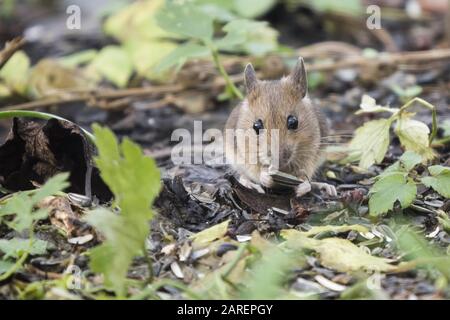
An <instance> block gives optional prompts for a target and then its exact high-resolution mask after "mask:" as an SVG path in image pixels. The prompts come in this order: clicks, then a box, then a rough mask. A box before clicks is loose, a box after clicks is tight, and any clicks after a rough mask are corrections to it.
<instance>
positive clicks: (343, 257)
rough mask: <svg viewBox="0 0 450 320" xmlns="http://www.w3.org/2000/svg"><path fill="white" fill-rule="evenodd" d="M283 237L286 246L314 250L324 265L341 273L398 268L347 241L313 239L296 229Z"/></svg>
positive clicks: (283, 234) (285, 232) (282, 233)
mask: <svg viewBox="0 0 450 320" xmlns="http://www.w3.org/2000/svg"><path fill="white" fill-rule="evenodd" d="M281 236H282V237H283V238H285V239H286V240H287V241H286V242H285V243H283V245H284V246H286V247H288V248H304V249H309V250H314V251H316V252H317V253H318V254H319V260H320V263H321V264H322V265H324V266H325V267H328V268H332V269H334V270H337V271H340V272H350V271H358V270H367V271H378V272H383V271H392V270H394V269H395V268H396V267H395V266H393V265H391V264H390V262H391V261H392V260H390V259H385V258H379V257H374V256H372V255H370V254H368V253H366V252H365V251H364V250H362V249H361V248H359V247H358V246H356V245H355V244H353V243H352V242H351V241H349V240H346V239H341V238H326V239H322V240H318V239H312V238H308V237H306V236H305V235H303V234H302V233H301V232H299V231H297V230H295V229H290V230H282V231H281Z"/></svg>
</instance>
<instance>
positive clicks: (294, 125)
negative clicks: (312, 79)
mask: <svg viewBox="0 0 450 320" xmlns="http://www.w3.org/2000/svg"><path fill="white" fill-rule="evenodd" d="M244 79H245V86H246V89H247V97H246V100H245V101H244V105H243V112H242V113H241V116H240V121H239V122H240V123H239V127H240V128H246V129H249V128H252V129H253V130H254V134H255V135H257V136H259V135H260V132H264V133H265V135H264V140H263V142H262V141H261V139H260V138H258V139H259V143H265V144H266V145H268V150H271V148H270V146H271V145H273V140H272V137H271V136H272V133H273V131H272V130H274V129H275V130H277V132H278V133H277V134H278V137H279V139H278V148H276V149H278V151H276V153H277V156H278V159H276V157H274V155H273V154H271V153H270V152H268V153H267V156H265V155H264V154H263V155H261V153H260V152H259V154H260V158H261V159H260V160H261V164H262V165H273V164H274V160H275V159H276V162H277V163H279V169H280V170H282V171H285V172H287V173H295V172H297V171H300V170H302V166H304V165H306V163H304V164H302V162H305V161H306V162H311V161H312V159H315V158H316V155H317V154H318V153H319V149H320V128H319V120H318V116H317V113H316V110H315V109H314V107H313V106H312V105H311V103H310V101H309V99H308V98H307V87H308V84H307V78H306V70H305V66H304V62H303V59H302V58H300V59H299V60H298V62H297V64H296V66H295V68H294V69H293V71H292V72H291V74H290V75H289V76H287V77H284V78H282V79H280V80H276V81H260V80H258V79H257V77H256V74H255V70H254V69H253V66H252V65H251V64H248V65H247V67H246V68H245V72H244ZM276 149H275V150H276ZM272 150H274V149H272Z"/></svg>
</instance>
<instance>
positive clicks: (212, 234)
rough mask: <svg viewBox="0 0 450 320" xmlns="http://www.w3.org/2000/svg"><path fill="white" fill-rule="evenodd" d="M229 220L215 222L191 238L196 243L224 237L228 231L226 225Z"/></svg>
mask: <svg viewBox="0 0 450 320" xmlns="http://www.w3.org/2000/svg"><path fill="white" fill-rule="evenodd" d="M229 224H230V220H227V221H224V222H222V223H219V224H216V225H214V226H212V227H209V228H208V229H205V230H203V231H200V232H198V233H196V234H194V235H192V236H191V239H192V240H193V242H194V243H196V244H204V243H209V242H212V241H214V240H217V239H221V238H223V237H225V235H226V233H227V231H228V225H229Z"/></svg>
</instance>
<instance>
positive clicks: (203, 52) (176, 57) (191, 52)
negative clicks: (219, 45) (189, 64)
mask: <svg viewBox="0 0 450 320" xmlns="http://www.w3.org/2000/svg"><path fill="white" fill-rule="evenodd" d="M209 53H210V52H209V49H208V48H207V47H205V46H203V45H201V44H196V43H192V42H187V43H185V44H182V45H179V46H178V47H177V48H175V49H174V50H173V51H171V52H170V53H169V54H168V55H167V56H166V57H164V58H163V59H162V60H161V61H160V62H159V63H158V65H157V66H156V67H155V71H156V72H157V73H160V72H165V71H167V70H168V69H170V68H171V67H173V66H177V69H179V68H181V67H182V66H183V65H184V64H185V63H186V61H187V60H189V59H192V58H200V57H206V56H208V55H209Z"/></svg>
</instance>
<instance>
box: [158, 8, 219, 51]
mask: <svg viewBox="0 0 450 320" xmlns="http://www.w3.org/2000/svg"><path fill="white" fill-rule="evenodd" d="M156 21H157V22H158V25H159V26H160V27H161V28H163V29H164V30H166V31H168V32H172V33H176V34H179V35H182V36H185V37H188V38H196V39H201V40H203V41H206V42H208V41H210V40H211V39H212V37H213V18H212V17H210V16H209V15H207V14H206V13H204V12H203V11H201V10H200V9H199V8H198V7H197V6H195V5H193V4H189V3H183V4H177V3H171V2H169V3H167V4H166V6H165V7H164V8H163V9H161V10H159V11H158V12H157V14H156Z"/></svg>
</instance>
